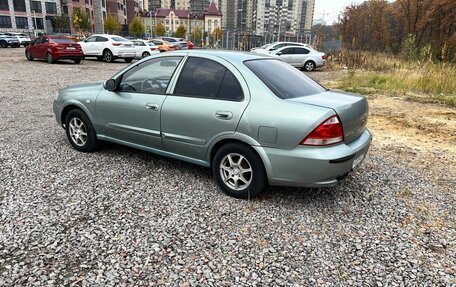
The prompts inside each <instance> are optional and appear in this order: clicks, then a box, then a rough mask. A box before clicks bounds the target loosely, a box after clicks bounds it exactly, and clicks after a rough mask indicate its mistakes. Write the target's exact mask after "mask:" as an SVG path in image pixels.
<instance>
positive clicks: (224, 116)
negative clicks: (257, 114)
mask: <svg viewBox="0 0 456 287" xmlns="http://www.w3.org/2000/svg"><path fill="white" fill-rule="evenodd" d="M215 117H216V118H217V119H221V120H231V119H232V118H233V113H232V112H227V111H218V112H216V113H215Z"/></svg>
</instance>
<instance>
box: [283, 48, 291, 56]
mask: <svg viewBox="0 0 456 287" xmlns="http://www.w3.org/2000/svg"><path fill="white" fill-rule="evenodd" d="M293 51H294V48H286V49H283V50H282V55H289V54H293Z"/></svg>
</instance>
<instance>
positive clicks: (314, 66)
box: [302, 60, 317, 72]
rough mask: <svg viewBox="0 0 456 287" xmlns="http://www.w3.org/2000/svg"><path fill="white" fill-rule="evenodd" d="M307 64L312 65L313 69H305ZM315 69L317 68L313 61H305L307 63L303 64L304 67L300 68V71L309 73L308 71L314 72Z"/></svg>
mask: <svg viewBox="0 0 456 287" xmlns="http://www.w3.org/2000/svg"><path fill="white" fill-rule="evenodd" d="M308 63H312V64H313V69H311V70H309V69H307V67H306V66H307V64H308ZM316 67H317V64H316V63H315V61H314V60H307V61H305V62H304V65H303V66H302V69H303V70H305V71H307V72H310V71H313V70H315V68H316Z"/></svg>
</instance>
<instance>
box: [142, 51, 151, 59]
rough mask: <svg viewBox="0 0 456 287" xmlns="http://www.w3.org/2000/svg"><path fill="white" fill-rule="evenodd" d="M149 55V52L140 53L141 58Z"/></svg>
mask: <svg viewBox="0 0 456 287" xmlns="http://www.w3.org/2000/svg"><path fill="white" fill-rule="evenodd" d="M149 56H150V53H149V52H144V53H142V57H143V58H146V57H149Z"/></svg>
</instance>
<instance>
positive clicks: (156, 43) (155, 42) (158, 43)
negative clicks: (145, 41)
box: [152, 40, 163, 45]
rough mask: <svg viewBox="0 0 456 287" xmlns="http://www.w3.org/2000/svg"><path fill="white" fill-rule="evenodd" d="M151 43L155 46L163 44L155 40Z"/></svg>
mask: <svg viewBox="0 0 456 287" xmlns="http://www.w3.org/2000/svg"><path fill="white" fill-rule="evenodd" d="M152 43H154V44H155V45H162V44H163V43H162V42H161V41H157V40H154V41H152Z"/></svg>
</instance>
